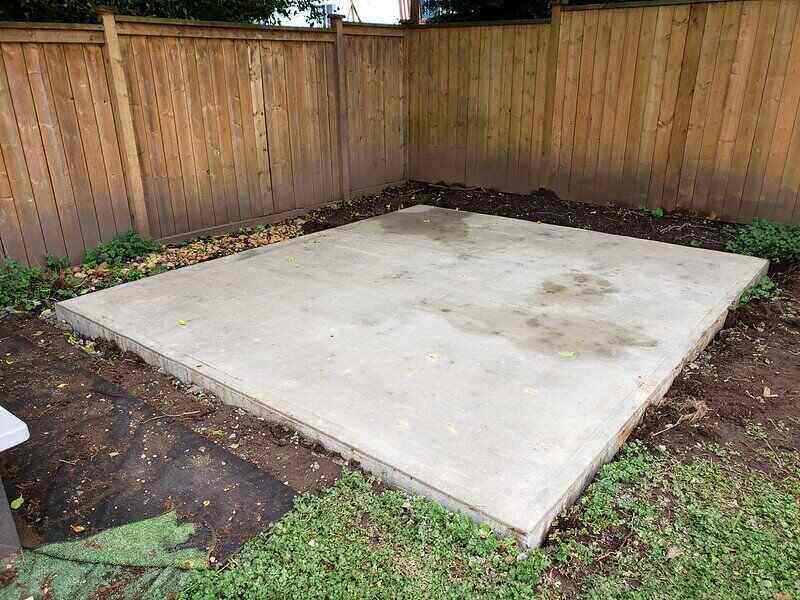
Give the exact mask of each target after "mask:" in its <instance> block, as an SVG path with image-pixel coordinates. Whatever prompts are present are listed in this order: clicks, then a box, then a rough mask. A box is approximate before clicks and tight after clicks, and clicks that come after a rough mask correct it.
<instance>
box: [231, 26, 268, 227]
mask: <svg viewBox="0 0 800 600" xmlns="http://www.w3.org/2000/svg"><path fill="white" fill-rule="evenodd" d="M260 71H261V69H260V65H259V78H260V77H261V76H260ZM236 78H237V80H236V85H238V87H239V100H240V102H241V119H242V135H243V137H244V159H245V172H246V176H247V190H248V195H249V197H250V210H251V214H252V216H254V217H258V216H261V215H263V214H264V194H263V192H262V191H261V172H260V171H261V166H260V164H259V155H260V152H259V149H258V147H257V145H256V116H255V109H254V105H253V96H252V89H253V88H252V85H251V82H252V81H251V72H250V47H249V45H248V43H247V42H246V41H241V42H237V43H236ZM258 92H259V94H260V93H261V90H260V88H259V90H258ZM264 132H265V137H266V129H264Z"/></svg>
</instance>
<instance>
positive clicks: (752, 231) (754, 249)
mask: <svg viewBox="0 0 800 600" xmlns="http://www.w3.org/2000/svg"><path fill="white" fill-rule="evenodd" d="M728 233H729V235H730V236H731V239H730V240H729V241H728V242H727V244H726V246H725V247H726V249H727V250H728V251H730V252H736V253H737V254H747V255H749V256H759V257H761V258H766V259H767V260H770V261H772V262H774V263H792V262H797V261H800V226H798V225H787V224H785V223H776V222H774V221H764V220H755V221H753V222H752V223H750V224H749V225H746V226H743V227H738V228H733V227H732V228H730V229H729V230H728Z"/></svg>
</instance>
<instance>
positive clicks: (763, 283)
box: [739, 275, 778, 306]
mask: <svg viewBox="0 0 800 600" xmlns="http://www.w3.org/2000/svg"><path fill="white" fill-rule="evenodd" d="M777 293H778V285H777V284H776V283H775V282H774V281H772V279H770V278H769V276H767V275H764V277H762V278H761V279H759V280H758V282H756V283H755V284H753V285H751V286H750V287H749V288H747V289H746V290H745V291H744V292H742V295H741V296H740V298H739V306H744V305H746V304H749V303H750V302H752V301H754V300H771V299H772V298H774V297H775V295H776V294H777Z"/></svg>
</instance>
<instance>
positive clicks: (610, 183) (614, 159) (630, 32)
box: [606, 8, 644, 203]
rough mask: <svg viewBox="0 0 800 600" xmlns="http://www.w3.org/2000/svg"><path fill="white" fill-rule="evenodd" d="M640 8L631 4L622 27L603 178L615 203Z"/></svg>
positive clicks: (618, 194) (618, 196)
mask: <svg viewBox="0 0 800 600" xmlns="http://www.w3.org/2000/svg"><path fill="white" fill-rule="evenodd" d="M643 16H644V12H643V9H642V8H633V9H631V10H630V11H629V12H628V18H627V21H626V29H625V42H624V47H623V52H622V55H623V57H624V59H623V60H622V64H624V65H625V66H624V67H623V69H622V73H621V74H620V80H619V94H618V95H617V106H616V109H615V117H614V134H613V138H612V148H611V158H610V165H609V174H608V177H607V180H606V198H607V199H609V200H611V201H612V202H616V203H624V200H623V199H622V198H621V195H622V194H623V193H624V185H623V180H622V173H623V171H624V168H625V151H626V144H627V139H628V129H629V126H630V120H631V119H630V117H631V112H630V111H631V106H632V104H633V87H634V83H635V76H636V64H637V59H638V54H639V37H640V35H641V30H642V18H643Z"/></svg>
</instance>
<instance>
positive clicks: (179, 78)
mask: <svg viewBox="0 0 800 600" xmlns="http://www.w3.org/2000/svg"><path fill="white" fill-rule="evenodd" d="M183 58H184V56H183V52H182V49H181V46H180V40H178V39H177V38H174V37H168V38H165V39H164V60H165V63H166V71H167V82H166V83H167V86H168V89H169V99H170V101H171V103H172V115H173V119H174V123H175V143H176V144H177V148H176V155H177V159H178V162H179V165H180V166H179V168H180V174H181V182H182V184H183V185H182V192H183V198H184V202H185V206H186V227H187V228H188V230H189V231H195V230H198V229H201V228H202V227H203V224H204V219H203V209H202V208H201V206H200V190H199V181H198V174H197V166H196V164H195V157H194V154H195V149H194V140H193V136H192V129H193V124H192V119H191V116H190V113H189V97H188V96H189V95H188V93H187V88H188V83H189V80H190V78H189V73H188V72H185V71H184V64H183V62H184V61H183ZM165 100H166V98H165ZM198 110H200V109H199V108H198Z"/></svg>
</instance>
